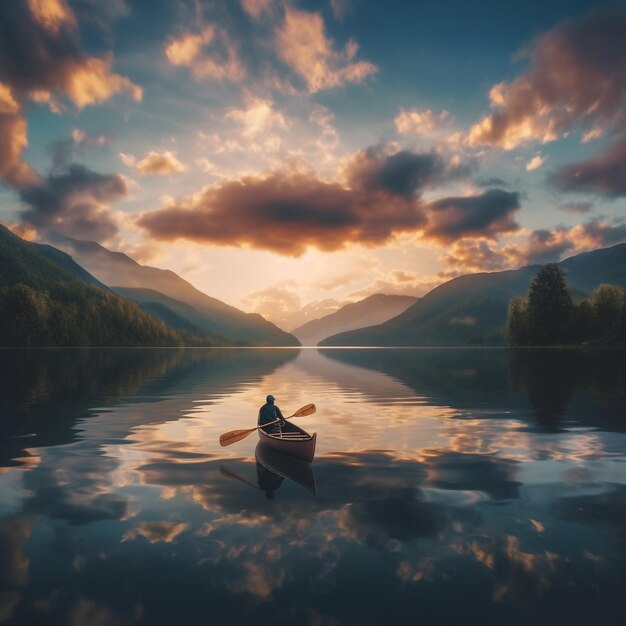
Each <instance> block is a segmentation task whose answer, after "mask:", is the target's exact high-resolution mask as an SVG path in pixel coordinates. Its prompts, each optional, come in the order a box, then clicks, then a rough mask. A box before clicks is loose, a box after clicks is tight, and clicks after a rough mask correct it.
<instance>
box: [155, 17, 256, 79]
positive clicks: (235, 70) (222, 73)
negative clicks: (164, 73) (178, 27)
mask: <svg viewBox="0 0 626 626" xmlns="http://www.w3.org/2000/svg"><path fill="white" fill-rule="evenodd" d="M165 56H166V58H167V60H168V61H169V62H170V63H171V64H172V65H177V66H183V67H189V68H191V71H192V74H193V76H194V77H195V78H196V79H197V80H202V79H204V78H211V79H214V80H232V81H240V80H242V79H243V78H245V76H246V70H245V67H244V66H243V64H242V62H241V59H240V58H239V52H238V50H237V46H236V45H235V42H234V41H233V40H232V39H231V38H230V37H229V36H228V33H226V31H224V30H223V29H221V28H219V27H218V26H215V25H214V24H207V25H206V26H204V28H203V29H202V30H201V31H200V32H198V33H191V32H187V33H184V34H183V35H181V36H180V37H179V38H177V39H176V38H172V39H170V41H169V42H168V43H167V45H166V46H165Z"/></svg>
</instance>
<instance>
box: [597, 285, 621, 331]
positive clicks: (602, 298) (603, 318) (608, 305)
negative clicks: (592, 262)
mask: <svg viewBox="0 0 626 626" xmlns="http://www.w3.org/2000/svg"><path fill="white" fill-rule="evenodd" d="M591 307H592V309H593V333H594V336H595V337H597V338H598V339H611V338H615V337H616V336H617V335H618V333H619V330H620V324H621V321H622V312H623V309H624V290H623V289H622V288H621V287H618V286H617V285H600V286H599V287H596V288H595V289H594V290H593V293H592V294H591Z"/></svg>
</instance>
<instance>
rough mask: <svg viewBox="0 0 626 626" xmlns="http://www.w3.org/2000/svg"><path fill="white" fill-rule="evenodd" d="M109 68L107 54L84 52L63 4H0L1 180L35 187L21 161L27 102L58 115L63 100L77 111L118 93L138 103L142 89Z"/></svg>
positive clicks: (38, 0) (56, 0) (61, 0)
mask: <svg viewBox="0 0 626 626" xmlns="http://www.w3.org/2000/svg"><path fill="white" fill-rule="evenodd" d="M112 63H113V57H112V55H110V54H109V55H103V56H101V57H94V56H89V55H87V54H86V53H85V52H83V50H82V49H81V47H80V43H79V32H78V23H77V21H76V17H75V15H74V13H73V11H72V9H71V8H70V6H69V5H68V4H67V2H65V0H28V2H16V3H6V2H4V3H1V4H0V135H1V136H2V137H3V141H2V142H1V143H0V177H2V178H3V179H4V180H5V181H6V182H7V183H9V184H10V185H12V186H14V187H16V188H18V189H23V188H26V187H28V186H32V185H35V184H37V183H38V181H39V176H38V174H37V173H36V172H35V171H34V170H33V169H32V168H31V167H30V166H29V165H28V164H27V163H25V162H24V160H23V152H24V150H25V148H26V146H27V145H28V137H27V127H28V126H27V122H26V119H25V117H23V115H22V110H23V107H24V104H25V103H26V102H27V101H29V100H31V101H34V102H39V103H44V104H47V105H48V106H49V107H50V109H51V110H52V111H55V112H58V111H59V110H61V109H62V108H63V99H66V100H68V101H69V102H71V103H72V104H74V105H75V106H76V107H77V108H79V109H82V108H84V107H86V106H89V105H92V104H96V103H98V102H102V101H104V100H107V99H109V98H110V97H112V96H113V95H115V94H116V93H126V94H128V95H130V96H131V97H132V98H134V99H135V100H140V99H141V97H142V91H141V88H140V87H138V86H137V85H135V84H134V83H132V82H131V81H130V80H129V79H128V78H126V77H124V76H120V75H119V74H115V73H113V72H112V71H111V66H112Z"/></svg>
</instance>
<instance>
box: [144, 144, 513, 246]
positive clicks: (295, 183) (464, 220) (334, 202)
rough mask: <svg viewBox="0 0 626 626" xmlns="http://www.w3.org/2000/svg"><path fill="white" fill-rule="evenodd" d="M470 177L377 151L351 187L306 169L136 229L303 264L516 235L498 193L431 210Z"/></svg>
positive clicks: (350, 179) (200, 196)
mask: <svg viewBox="0 0 626 626" xmlns="http://www.w3.org/2000/svg"><path fill="white" fill-rule="evenodd" d="M471 171H472V168H469V167H467V166H465V165H464V164H462V163H455V164H454V165H453V166H451V165H450V163H449V162H446V161H445V160H444V159H442V158H441V157H440V156H439V155H437V154H434V153H422V154H416V153H412V152H409V151H400V152H395V153H394V152H393V151H390V150H388V149H387V148H386V147H385V146H374V147H373V148H369V149H367V150H362V151H359V152H357V153H356V154H355V155H354V156H353V157H352V158H351V159H350V160H349V162H348V163H347V165H346V166H345V169H344V172H343V175H342V180H343V181H344V183H340V182H327V181H324V180H321V179H320V178H318V177H317V176H316V175H315V174H314V173H313V172H310V171H302V170H299V169H297V168H296V169H292V170H282V171H275V172H272V173H269V174H267V175H264V176H252V175H249V176H244V177H242V178H240V179H230V180H223V181H221V182H219V183H216V184H214V185H210V186H207V187H204V188H203V189H202V190H201V191H200V192H198V193H197V194H195V195H193V196H191V197H188V198H181V199H177V200H173V201H171V202H170V203H169V204H168V205H167V206H166V207H164V208H162V209H159V210H155V211H151V212H146V213H144V214H143V215H141V216H140V218H139V219H138V222H137V223H138V225H139V226H141V227H143V228H144V229H146V230H147V231H148V232H149V233H150V235H151V236H153V237H154V238H156V239H160V240H176V239H187V240H191V241H196V242H206V243H211V244H214V245H222V246H241V247H253V248H258V249H263V250H270V251H273V252H276V253H278V254H283V255H287V256H300V255H301V254H303V253H304V252H305V251H306V249H307V248H308V247H315V248H318V249H319V250H323V251H334V250H338V249H341V248H343V247H345V246H347V245H349V244H355V243H358V244H361V245H364V246H377V245H382V244H384V243H386V242H387V241H389V240H390V239H392V238H393V237H394V236H396V235H397V234H400V233H416V234H420V235H422V236H424V237H426V238H428V239H431V240H436V241H440V242H449V241H454V240H457V239H461V238H463V237H466V236H475V237H476V236H483V237H489V238H495V236H496V235H497V234H499V233H502V232H510V231H512V230H515V229H516V228H517V225H516V224H515V222H514V221H513V219H512V214H513V212H514V211H516V210H517V209H518V208H519V202H518V194H516V193H510V192H506V191H502V190H499V189H493V190H489V191H486V192H485V193H483V194H481V195H476V196H467V197H460V198H455V197H448V198H442V199H440V200H437V201H434V202H430V203H427V202H425V201H423V199H422V197H421V194H422V193H423V191H424V190H426V189H428V188H432V187H435V186H437V185H439V184H442V183H444V182H447V181H450V180H453V179H457V178H460V177H462V176H466V175H468V174H469V173H470V172H471Z"/></svg>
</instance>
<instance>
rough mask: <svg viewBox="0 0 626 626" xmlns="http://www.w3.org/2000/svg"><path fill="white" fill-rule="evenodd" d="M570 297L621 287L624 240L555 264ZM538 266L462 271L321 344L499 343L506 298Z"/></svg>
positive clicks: (524, 285)
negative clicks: (400, 307) (388, 315)
mask: <svg viewBox="0 0 626 626" xmlns="http://www.w3.org/2000/svg"><path fill="white" fill-rule="evenodd" d="M559 265H561V267H563V269H565V270H566V272H567V279H568V282H569V285H570V288H571V289H572V292H573V293H574V295H575V296H577V295H583V294H588V293H590V292H591V291H592V290H593V289H594V288H595V287H597V286H598V285H599V284H601V283H611V284H614V285H620V286H621V287H624V288H626V244H619V245H617V246H613V247H612V248H605V249H602V250H595V251H593V252H585V253H583V254H579V255H576V256H574V257H571V258H569V259H565V260H564V261H561V263H560V264H559ZM539 268H540V266H539V265H531V266H527V267H523V268H521V269H519V270H508V271H504V272H492V273H480V274H468V275H465V276H459V277H458V278H454V279H452V280H450V281H448V282H446V283H443V284H442V285H439V287H436V288H435V289H433V290H432V291H430V292H429V293H427V294H426V295H425V296H424V297H423V298H421V299H420V300H418V301H417V302H416V303H415V304H414V305H412V306H411V307H409V308H408V309H407V310H406V311H404V313H401V314H400V315H398V316H397V317H394V318H393V319H390V320H389V321H387V322H385V323H383V324H380V325H377V326H372V327H369V328H362V329H360V330H355V331H351V332H346V333H340V334H337V335H334V336H332V337H329V338H327V339H325V340H323V341H322V342H321V345H327V346H364V345H380V346H453V345H457V346H459V345H485V344H502V343H503V342H504V335H503V333H504V330H505V327H506V321H507V315H508V307H509V301H510V299H511V298H512V297H513V296H523V295H526V294H527V292H528V287H529V285H530V281H531V280H532V279H533V277H534V276H535V274H536V273H537V272H538V271H539Z"/></svg>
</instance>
